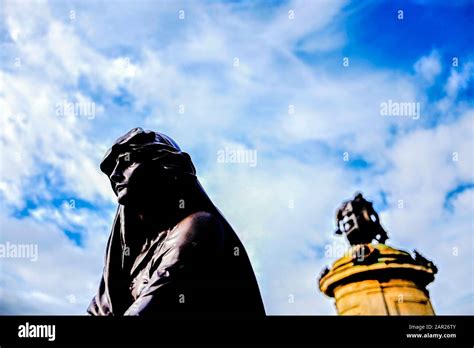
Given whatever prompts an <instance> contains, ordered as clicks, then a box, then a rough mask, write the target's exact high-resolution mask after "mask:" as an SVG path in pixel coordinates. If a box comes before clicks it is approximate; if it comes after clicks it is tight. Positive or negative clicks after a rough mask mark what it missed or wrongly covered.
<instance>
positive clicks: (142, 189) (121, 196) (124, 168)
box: [110, 152, 157, 205]
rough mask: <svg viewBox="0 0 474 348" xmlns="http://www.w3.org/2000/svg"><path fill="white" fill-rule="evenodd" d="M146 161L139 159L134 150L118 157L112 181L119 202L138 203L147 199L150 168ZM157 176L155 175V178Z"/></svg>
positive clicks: (125, 203) (126, 203)
mask: <svg viewBox="0 0 474 348" xmlns="http://www.w3.org/2000/svg"><path fill="white" fill-rule="evenodd" d="M147 167H149V166H147V165H146V163H145V162H143V161H140V160H138V159H137V156H136V155H135V154H133V153H132V152H125V153H122V154H120V155H119V156H118V157H117V161H116V165H115V169H114V171H113V172H112V174H111V175H110V181H111V182H112V186H113V189H114V192H115V194H116V195H117V201H118V203H120V204H122V205H128V204H137V203H139V202H140V199H141V200H142V201H145V200H146V199H147V196H148V195H147V187H149V186H150V185H151V183H150V168H147ZM156 179H157V178H156V177H155V180H156Z"/></svg>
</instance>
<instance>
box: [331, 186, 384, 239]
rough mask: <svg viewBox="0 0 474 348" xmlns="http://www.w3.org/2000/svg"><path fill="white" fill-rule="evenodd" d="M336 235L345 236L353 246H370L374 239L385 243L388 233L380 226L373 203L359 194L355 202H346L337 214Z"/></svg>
mask: <svg viewBox="0 0 474 348" xmlns="http://www.w3.org/2000/svg"><path fill="white" fill-rule="evenodd" d="M336 226H337V230H336V232H335V233H336V234H339V235H340V234H343V233H344V234H345V235H346V238H347V240H348V241H349V243H350V244H351V245H357V244H368V243H371V242H372V241H373V240H374V239H375V240H376V241H378V242H379V243H385V241H386V240H387V239H388V236H387V232H385V230H384V229H383V227H382V225H381V224H380V219H379V216H378V214H377V212H376V211H375V210H374V208H373V206H372V203H371V202H369V201H367V200H365V198H364V197H363V196H362V194H361V193H358V194H357V195H356V196H355V197H354V199H353V200H351V201H346V202H344V203H343V204H342V206H341V207H340V208H339V209H338V211H337V213H336Z"/></svg>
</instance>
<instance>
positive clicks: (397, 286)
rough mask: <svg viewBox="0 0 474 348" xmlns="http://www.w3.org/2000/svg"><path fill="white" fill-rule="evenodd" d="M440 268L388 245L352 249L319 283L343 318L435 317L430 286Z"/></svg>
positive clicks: (367, 245)
mask: <svg viewBox="0 0 474 348" xmlns="http://www.w3.org/2000/svg"><path fill="white" fill-rule="evenodd" d="M436 271H437V270H436V267H435V266H434V265H433V264H432V263H431V262H430V261H428V260H426V259H424V258H423V257H421V256H419V255H417V257H416V258H413V257H412V256H411V255H410V254H409V253H407V252H405V251H402V250H397V249H394V248H391V247H389V246H387V245H384V244H375V245H374V244H364V245H355V246H353V247H351V249H350V250H349V253H348V254H346V256H344V257H342V258H340V259H339V260H337V261H336V262H335V263H334V264H333V267H332V268H331V269H330V270H328V271H326V272H325V273H324V274H323V275H322V276H321V278H320V280H319V288H320V290H321V291H322V292H323V293H324V294H326V295H327V296H330V297H334V298H335V300H336V308H337V312H338V313H339V314H340V315H434V314H435V313H434V310H433V307H432V305H431V302H430V297H429V293H428V290H427V289H426V286H427V285H428V284H429V283H430V282H432V281H433V280H434V274H435V273H436Z"/></svg>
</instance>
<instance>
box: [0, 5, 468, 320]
mask: <svg viewBox="0 0 474 348" xmlns="http://www.w3.org/2000/svg"><path fill="white" fill-rule="evenodd" d="M428 3H429V5H427V4H428ZM1 11H2V12H1V17H2V20H1V22H0V40H1V45H2V47H1V50H0V52H1V53H0V59H1V76H2V78H1V81H0V86H1V89H0V113H1V118H0V146H1V148H0V156H1V157H0V166H1V167H0V168H1V172H0V175H1V176H0V204H1V209H0V242H1V243H2V244H3V245H7V243H10V245H23V244H27V245H30V244H31V245H36V246H37V248H38V249H37V251H38V254H37V259H36V258H32V257H30V258H27V257H25V258H13V257H2V258H1V259H0V314H84V313H85V310H86V307H87V305H88V303H89V301H90V299H91V298H92V296H93V295H94V293H95V291H96V289H97V286H98V281H99V278H100V275H101V270H102V267H103V257H104V252H105V243H106V240H107V237H108V234H109V232H110V227H111V224H112V218H113V215H114V212H115V208H116V203H115V200H114V196H113V193H112V192H111V190H110V186H109V183H108V179H107V178H106V177H105V176H104V175H103V174H101V172H100V171H99V168H98V165H99V163H100V160H101V158H102V156H103V154H104V152H105V150H106V149H107V148H108V147H109V146H110V144H111V143H112V142H113V141H114V140H115V139H116V138H117V137H118V136H120V135H121V134H123V133H125V132H126V131H128V130H129V129H130V128H133V127H137V126H141V127H143V128H145V129H153V130H157V131H160V132H163V133H165V134H168V135H170V136H171V137H173V138H174V139H175V140H176V141H177V142H178V143H179V144H180V146H181V147H182V148H183V149H184V150H185V151H187V152H188V153H190V155H191V156H192V158H193V160H194V162H195V164H196V167H197V171H198V177H199V178H200V180H201V182H202V184H203V186H204V187H205V189H206V190H207V192H208V194H209V195H210V196H211V199H212V200H213V201H214V203H215V204H216V205H217V206H218V207H219V208H220V210H221V211H222V212H223V214H224V215H225V216H226V218H227V219H228V221H229V222H230V223H231V224H232V225H233V227H234V228H235V230H236V232H237V233H238V235H239V236H240V238H241V239H242V241H243V242H244V244H245V246H246V248H247V250H248V252H249V254H250V256H251V259H252V263H253V266H254V269H255V271H256V273H257V278H258V281H259V285H260V288H261V292H262V296H263V299H264V303H265V307H266V310H267V313H268V314H335V308H334V305H333V301H332V300H331V299H329V298H327V297H325V296H324V295H322V294H321V293H320V292H319V291H318V289H317V278H318V275H319V273H320V272H321V270H322V269H323V268H324V266H326V265H330V264H331V263H332V262H333V261H334V260H335V259H336V258H337V257H339V256H341V255H340V254H338V253H337V252H333V253H331V254H330V255H328V253H327V251H328V250H329V251H331V250H332V251H334V250H338V248H339V249H340V248H342V247H343V246H344V245H345V241H344V240H343V239H342V238H339V237H336V236H334V235H333V231H334V214H335V210H336V208H337V207H338V206H339V205H340V203H341V202H342V201H344V200H346V199H349V198H351V197H352V196H353V195H354V193H355V192H356V191H362V192H363V193H364V194H365V195H366V197H367V198H368V199H369V200H371V201H373V202H374V205H375V208H376V209H377V210H378V211H379V213H380V215H381V219H382V223H383V225H384V227H385V228H386V229H387V230H388V233H389V236H390V239H389V241H388V244H390V245H392V246H394V247H397V248H401V249H404V250H407V251H412V250H413V249H415V248H416V249H417V250H419V251H420V252H421V253H422V254H423V255H424V256H426V257H427V258H429V259H432V260H433V261H434V262H435V264H436V265H437V266H438V268H439V273H438V274H437V276H436V280H435V282H434V283H432V284H431V285H430V286H429V287H428V289H429V291H430V295H431V297H432V302H433V306H434V308H435V311H436V312H437V313H438V314H474V275H473V264H474V262H473V259H474V255H473V247H474V243H473V241H474V240H473V230H474V226H473V204H474V200H473V192H474V183H473V162H472V161H473V150H474V141H473V133H474V127H473V120H474V102H473V96H474V87H473V82H474V52H473V51H474V50H473V47H472V43H473V42H474V34H473V30H472V26H471V27H469V25H468V22H469V20H470V21H471V22H472V18H473V15H474V6H473V5H472V3H471V4H469V2H468V1H457V2H456V4H451V2H446V1H429V2H428V1H421V0H419V1H411V2H407V1H403V2H399V1H363V2H360V1H353V2H351V1H343V0H331V1H329V0H328V1H253V2H250V1H249V2H246V1H231V2H225V3H224V2H222V3H221V2H218V1H209V2H197V1H184V2H171V1H123V0H121V1H107V2H105V1H96V0H91V1H86V2H78V1H77V2H76V1H49V2H42V1H17V2H15V1H6V2H5V1H2V8H1ZM471 25H472V23H471ZM388 103H391V105H392V106H393V105H395V106H396V105H401V104H400V103H414V104H412V105H415V106H419V113H417V112H416V110H417V109H416V108H414V109H413V110H411V111H410V112H408V113H405V114H404V113H403V112H402V113H401V114H399V115H396V112H392V113H391V114H390V113H389V114H387V113H384V112H383V111H382V110H383V105H387V104H388ZM390 110H392V111H393V109H390ZM414 110H415V111H414ZM405 111H406V110H405ZM219 151H228V152H229V151H256V152H255V153H256V154H257V162H256V163H254V164H256V165H252V163H248V162H247V163H221V161H219V160H218V153H219ZM241 153H243V152H241Z"/></svg>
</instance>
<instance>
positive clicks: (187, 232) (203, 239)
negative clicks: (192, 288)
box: [124, 212, 222, 315]
mask: <svg viewBox="0 0 474 348" xmlns="http://www.w3.org/2000/svg"><path fill="white" fill-rule="evenodd" d="M221 242H222V227H221V226H220V223H219V222H218V221H217V220H216V219H215V218H214V217H213V216H212V215H211V214H210V213H206V212H198V213H195V214H192V215H191V216H189V217H187V218H186V219H184V220H183V221H182V222H181V223H180V224H179V225H178V226H177V227H176V228H175V229H174V230H173V231H171V232H170V235H169V236H168V237H167V238H166V240H165V242H164V243H165V244H164V246H163V248H161V251H160V254H161V255H159V257H158V260H159V264H158V265H157V266H156V269H155V270H153V273H152V275H151V277H150V280H149V282H148V284H147V285H146V287H145V288H144V289H143V290H141V292H140V295H139V297H138V298H137V299H136V300H135V302H134V303H133V304H132V305H131V306H130V307H129V309H128V310H127V311H126V312H125V314H124V315H159V314H160V313H171V312H172V313H177V312H181V311H186V308H188V307H187V305H188V304H189V301H191V299H190V298H189V294H188V293H187V289H189V284H192V283H193V282H196V281H199V280H201V278H202V277H203V276H204V273H205V272H208V271H209V270H210V269H212V264H211V263H212V262H213V261H214V260H215V255H216V254H217V253H218V252H219V248H220V245H221ZM153 268H154V267H152V269H153Z"/></svg>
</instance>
